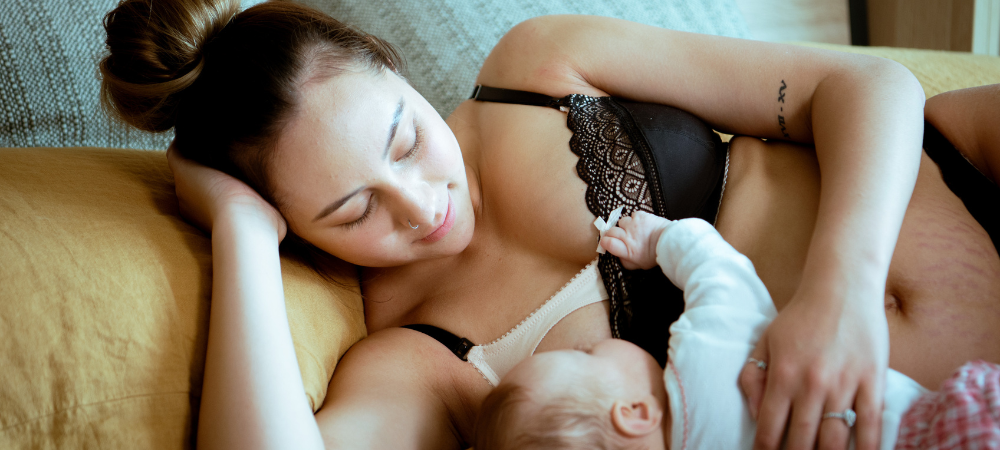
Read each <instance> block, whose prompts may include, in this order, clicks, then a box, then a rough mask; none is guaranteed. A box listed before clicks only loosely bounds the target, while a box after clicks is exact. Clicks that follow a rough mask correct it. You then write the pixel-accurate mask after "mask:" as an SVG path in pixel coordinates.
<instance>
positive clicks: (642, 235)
mask: <svg viewBox="0 0 1000 450" xmlns="http://www.w3.org/2000/svg"><path fill="white" fill-rule="evenodd" d="M669 224H670V220H667V219H664V218H663V217H660V216H654V215H652V214H649V213H646V212H642V211H636V212H635V213H633V214H632V217H622V219H621V220H619V221H618V226H616V227H614V228H612V229H610V230H608V232H607V233H605V234H604V237H603V238H601V246H602V247H604V249H605V250H607V251H609V252H611V254H612V255H615V256H617V257H618V258H620V259H621V260H622V266H623V267H625V268H626V269H628V270H634V269H651V268H653V266H655V265H656V242H657V241H659V240H660V234H661V233H663V230H664V229H666V228H667V225H669Z"/></svg>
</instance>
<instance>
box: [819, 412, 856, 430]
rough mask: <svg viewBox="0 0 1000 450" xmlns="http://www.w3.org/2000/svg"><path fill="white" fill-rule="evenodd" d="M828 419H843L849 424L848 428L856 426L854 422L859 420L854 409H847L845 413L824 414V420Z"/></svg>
mask: <svg viewBox="0 0 1000 450" xmlns="http://www.w3.org/2000/svg"><path fill="white" fill-rule="evenodd" d="M826 419H841V420H843V421H844V423H846V424H847V428H851V427H853V426H854V422H855V421H856V420H857V419H858V414H857V413H855V412H854V410H853V409H851V408H847V409H845V410H844V412H828V413H824V414H823V420H826Z"/></svg>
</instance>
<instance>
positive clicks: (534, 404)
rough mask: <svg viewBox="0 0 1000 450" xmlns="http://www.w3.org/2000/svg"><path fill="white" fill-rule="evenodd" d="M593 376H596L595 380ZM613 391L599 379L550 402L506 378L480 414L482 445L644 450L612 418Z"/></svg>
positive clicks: (491, 449)
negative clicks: (611, 392) (605, 388)
mask: <svg viewBox="0 0 1000 450" xmlns="http://www.w3.org/2000/svg"><path fill="white" fill-rule="evenodd" d="M589 381H593V380H589ZM609 398H610V396H609V395H608V394H607V393H605V392H604V390H603V389H601V388H600V386H596V385H595V383H590V382H588V383H580V384H576V385H573V386H571V387H570V389H569V392H568V393H567V394H565V395H560V396H555V397H553V398H550V399H548V401H547V402H546V403H544V404H543V403H539V402H538V400H537V399H536V398H532V396H531V393H530V392H529V391H528V389H526V388H525V387H523V386H521V385H518V384H514V383H501V384H500V385H499V386H497V387H496V389H493V391H491V392H490V394H489V395H487V396H486V399H485V400H484V401H483V405H482V407H481V408H480V410H479V416H478V417H477V418H476V443H475V444H476V445H475V449H476V450H513V449H519V450H531V449H554V450H559V449H567V450H569V449H580V450H612V449H614V450H641V449H644V448H646V447H645V446H643V445H641V444H640V445H637V444H635V443H630V442H628V439H626V438H625V437H624V436H622V435H621V434H619V433H618V432H617V430H615V426H614V424H613V423H611V407H612V405H611V404H610V403H609V402H608V401H607V400H608V399H609Z"/></svg>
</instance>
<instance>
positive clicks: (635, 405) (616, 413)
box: [611, 395, 663, 437]
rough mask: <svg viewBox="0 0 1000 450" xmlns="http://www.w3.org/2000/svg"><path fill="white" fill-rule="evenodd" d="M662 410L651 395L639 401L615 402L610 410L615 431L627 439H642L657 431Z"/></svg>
mask: <svg viewBox="0 0 1000 450" xmlns="http://www.w3.org/2000/svg"><path fill="white" fill-rule="evenodd" d="M661 420H663V410H662V409H660V407H659V404H658V403H657V402H656V399H655V398H654V397H653V396H652V395H647V396H645V397H643V398H642V399H639V400H617V401H615V404H614V406H613V407H612V409H611V422H612V423H614V424H615V429H616V430H618V432H619V433H621V434H623V435H625V436H627V437H642V436H645V435H647V434H650V433H653V432H656V431H659V429H660V421H661Z"/></svg>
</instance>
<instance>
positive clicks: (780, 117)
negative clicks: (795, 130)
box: [778, 80, 789, 138]
mask: <svg viewBox="0 0 1000 450" xmlns="http://www.w3.org/2000/svg"><path fill="white" fill-rule="evenodd" d="M787 88H788V85H787V84H785V80H781V87H780V88H778V103H781V104H782V105H784V104H785V94H786V92H785V89H787ZM778 111H780V112H785V107H784V106H781V107H779V109H778ZM778 126H779V127H781V134H782V135H783V136H785V137H786V138H787V137H789V136H788V133H787V132H786V130H787V128H785V116H784V115H783V114H778Z"/></svg>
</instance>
